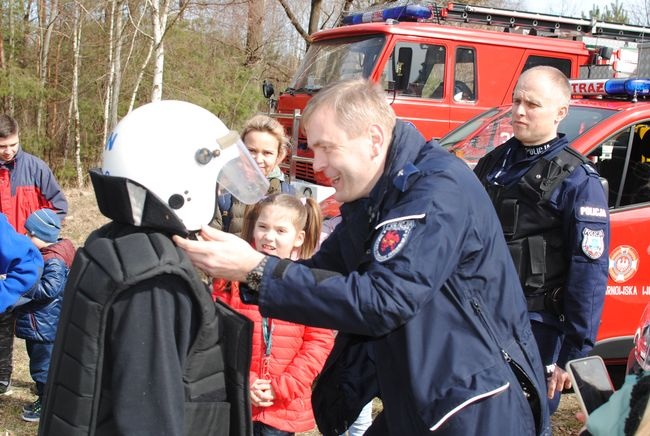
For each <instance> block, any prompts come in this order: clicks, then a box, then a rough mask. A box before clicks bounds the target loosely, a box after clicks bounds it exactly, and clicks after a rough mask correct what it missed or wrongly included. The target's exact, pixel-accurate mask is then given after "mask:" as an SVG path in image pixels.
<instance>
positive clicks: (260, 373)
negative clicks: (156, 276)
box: [213, 194, 334, 436]
mask: <svg viewBox="0 0 650 436" xmlns="http://www.w3.org/2000/svg"><path fill="white" fill-rule="evenodd" d="M303 201H304V204H303ZM245 216H246V218H245V220H244V227H243V231H242V237H244V238H245V239H246V240H247V241H249V242H250V243H251V244H253V245H254V247H256V248H257V250H258V251H261V252H263V253H265V254H269V255H272V256H277V257H279V258H283V259H286V258H290V259H297V258H308V257H310V256H311V255H312V254H313V252H314V251H315V250H316V247H317V245H318V241H319V237H320V231H321V225H322V216H321V213H320V209H319V208H318V204H317V203H316V202H315V201H314V200H312V199H310V198H308V199H298V198H297V197H295V196H293V195H289V194H275V195H271V196H269V197H266V198H265V199H263V200H262V201H261V202H259V203H258V204H256V205H255V206H253V207H252V208H249V210H248V211H247V213H246V215H245ZM213 296H214V297H215V299H219V300H221V301H223V302H225V303H227V304H229V305H230V306H231V307H232V308H234V309H235V310H236V311H238V312H239V313H241V314H243V315H245V316H247V317H248V318H250V319H251V320H252V321H254V323H255V328H254V332H253V356H252V361H251V369H250V385H251V388H250V396H251V403H252V405H253V424H254V435H255V436H271V435H273V436H280V435H293V434H294V433H296V432H304V431H309V430H311V429H313V428H314V427H315V422H314V415H313V412H312V408H311V390H312V383H313V381H314V379H315V378H316V376H317V375H318V373H319V372H320V371H321V369H322V367H323V364H324V363H325V360H326V359H327V356H328V355H329V352H330V350H331V349H332V346H333V344H334V332H333V331H331V330H326V329H322V328H315V327H307V326H304V325H300V324H294V323H291V322H287V321H281V320H277V319H271V318H265V317H262V315H261V314H260V312H259V309H258V306H256V305H249V304H245V303H244V302H243V301H242V300H241V298H240V293H239V283H238V282H227V281H225V280H220V279H217V280H215V281H214V283H213Z"/></svg>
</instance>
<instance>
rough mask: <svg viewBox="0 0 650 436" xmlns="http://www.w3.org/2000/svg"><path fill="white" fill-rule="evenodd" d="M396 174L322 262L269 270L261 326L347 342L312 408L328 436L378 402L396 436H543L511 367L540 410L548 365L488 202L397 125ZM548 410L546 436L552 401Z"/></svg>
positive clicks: (345, 220)
mask: <svg viewBox="0 0 650 436" xmlns="http://www.w3.org/2000/svg"><path fill="white" fill-rule="evenodd" d="M386 166H387V167H386V169H385V171H384V174H383V176H382V177H381V178H380V180H379V181H378V182H377V184H376V185H375V187H374V188H373V190H372V192H371V193H370V196H369V198H364V199H360V200H357V201H354V202H352V203H349V204H344V205H343V207H342V209H341V212H342V222H341V224H339V225H338V226H337V227H336V228H335V230H334V232H333V233H332V234H331V235H330V236H329V237H328V238H327V239H326V240H325V242H324V243H323V246H322V247H321V249H320V250H319V252H318V253H317V254H316V255H315V256H314V257H312V258H311V259H310V260H307V261H304V262H301V263H302V264H301V263H295V262H291V261H287V260H280V259H277V258H270V259H269V261H268V263H267V265H266V267H265V270H264V275H263V278H262V283H261V287H260V293H259V300H258V302H259V306H260V311H261V313H262V315H264V316H269V317H273V318H280V319H286V320H289V321H293V322H297V323H302V324H308V325H314V326H319V327H325V328H331V329H335V330H338V331H339V334H338V335H337V339H336V345H335V347H334V350H333V351H332V353H331V355H330V358H329V359H328V362H327V363H326V365H325V367H324V369H323V372H322V374H321V376H320V381H319V382H318V383H317V386H316V388H315V392H314V396H313V402H314V409H315V410H314V413H315V416H316V419H317V423H318V425H319V428H320V430H321V432H323V433H324V434H326V435H329V434H335V432H336V431H340V430H344V428H345V426H347V425H348V424H351V423H352V421H353V420H354V418H355V417H356V414H357V413H358V411H359V410H361V408H362V407H363V406H364V405H365V403H366V402H367V401H368V400H369V399H371V398H372V397H373V396H377V397H379V398H381V399H382V401H383V405H384V410H383V413H382V417H381V418H380V419H379V421H381V422H380V423H378V422H377V420H376V421H375V424H373V426H374V425H378V426H379V425H381V426H382V427H383V428H382V430H381V431H382V432H383V433H386V434H394V435H402V434H409V435H413V434H430V431H432V430H436V433H435V434H469V433H472V432H475V431H477V429H479V428H480V429H481V433H482V434H484V435H498V436H503V435H504V434H535V433H536V429H535V424H534V422H533V415H532V413H531V408H530V407H529V405H528V402H527V401H526V399H525V397H524V395H523V393H522V389H521V388H520V385H519V383H518V381H517V378H516V376H515V373H514V372H513V369H512V366H511V365H510V364H509V361H510V362H512V363H513V365H514V362H516V364H517V365H519V366H520V367H521V368H522V369H523V372H525V373H526V375H527V376H528V377H529V378H530V379H532V380H531V382H532V385H531V386H532V389H531V390H532V392H531V393H532V395H533V396H535V395H538V396H539V397H540V398H544V395H545V381H544V378H543V374H542V365H541V362H540V358H539V354H538V351H537V349H536V347H535V341H534V338H533V336H532V333H531V331H530V324H529V321H528V316H527V313H526V302H525V300H524V297H523V293H522V290H521V286H520V284H519V280H518V278H517V274H516V272H515V270H514V266H513V265H512V261H511V259H510V254H509V252H508V249H507V246H506V243H505V240H504V238H503V236H502V232H501V226H500V224H499V221H498V219H497V217H496V214H495V213H494V210H493V208H492V207H491V205H490V200H489V198H488V196H487V194H486V193H485V190H484V189H483V187H482V186H481V185H480V184H479V182H478V180H477V179H476V177H475V176H474V175H473V174H472V172H471V171H470V170H469V169H468V168H467V166H466V165H465V164H464V163H463V162H461V161H460V160H459V159H457V158H456V157H454V156H452V155H451V154H449V153H448V152H447V151H445V150H443V149H442V148H440V147H439V146H438V145H437V144H435V143H426V142H425V140H424V138H423V137H422V135H420V133H419V132H418V131H417V130H416V129H415V128H414V127H413V126H412V125H410V124H405V123H403V122H401V121H398V123H397V125H396V127H395V132H394V134H393V139H392V142H391V146H390V151H389V156H388V157H387V164H386ZM333 374H337V375H336V376H332V375H333ZM497 394H499V395H497ZM538 410H539V416H540V422H539V428H538V431H537V433H539V434H548V432H549V422H548V413H547V410H546V402H545V401H541V404H540V405H538ZM380 428H381V427H380Z"/></svg>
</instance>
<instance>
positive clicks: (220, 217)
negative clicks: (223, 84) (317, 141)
mask: <svg viewBox="0 0 650 436" xmlns="http://www.w3.org/2000/svg"><path fill="white" fill-rule="evenodd" d="M241 139H242V141H243V142H244V144H245V145H246V148H247V149H248V152H249V153H250V154H251V156H252V157H253V159H254V160H255V163H256V164H257V165H258V167H259V168H260V170H261V171H262V173H263V174H264V175H265V176H266V177H267V179H268V180H269V190H268V192H267V194H269V195H270V194H275V193H278V192H284V193H288V194H294V193H295V189H294V188H293V186H291V185H290V184H289V183H288V182H286V181H285V180H284V174H283V173H282V171H281V170H280V167H279V165H280V163H281V162H282V161H283V160H284V158H285V157H286V156H287V150H288V148H289V138H287V135H286V134H285V131H284V127H282V125H281V124H280V123H279V122H278V121H277V120H275V119H273V118H271V117H268V116H266V115H255V116H254V117H252V118H251V119H249V120H248V121H246V123H245V124H244V127H243V129H242V132H241ZM245 208H246V205H245V204H243V203H242V202H241V201H238V200H237V199H236V198H233V196H232V194H230V193H229V192H219V193H218V195H217V209H216V210H215V214H214V217H213V218H212V222H211V223H210V225H211V226H212V227H214V228H216V229H218V230H224V231H227V232H229V233H234V234H235V235H237V236H241V232H242V228H243V227H244V211H245Z"/></svg>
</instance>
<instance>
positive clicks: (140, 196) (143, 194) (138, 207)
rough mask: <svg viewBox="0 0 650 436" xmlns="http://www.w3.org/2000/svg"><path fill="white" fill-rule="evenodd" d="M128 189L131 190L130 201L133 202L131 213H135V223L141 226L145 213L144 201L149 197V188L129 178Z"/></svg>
mask: <svg viewBox="0 0 650 436" xmlns="http://www.w3.org/2000/svg"><path fill="white" fill-rule="evenodd" d="M126 190H127V191H129V202H130V203H131V213H132V214H133V225H134V226H136V227H140V226H141V225H142V215H143V214H144V202H145V200H146V199H147V190H146V189H144V188H143V187H142V186H140V185H136V184H135V183H131V182H130V181H128V180H127V182H126Z"/></svg>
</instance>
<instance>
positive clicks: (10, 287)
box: [0, 213, 43, 313]
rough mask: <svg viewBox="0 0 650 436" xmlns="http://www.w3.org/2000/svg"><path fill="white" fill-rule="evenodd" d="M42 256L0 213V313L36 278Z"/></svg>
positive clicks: (10, 305)
mask: <svg viewBox="0 0 650 436" xmlns="http://www.w3.org/2000/svg"><path fill="white" fill-rule="evenodd" d="M42 270H43V257H42V256H41V254H40V253H39V252H38V249H37V248H36V246H35V245H34V244H32V241H30V240H29V238H27V236H25V235H20V234H18V233H16V231H15V230H14V228H13V227H12V226H11V224H9V221H8V220H7V217H6V216H5V215H4V214H3V213H0V275H3V276H4V277H1V278H0V313H3V312H5V311H6V310H7V309H10V308H12V307H13V306H14V305H15V304H16V303H17V302H18V301H19V300H20V297H21V296H22V295H23V294H24V293H25V292H27V291H28V290H29V289H30V288H31V287H32V285H34V283H36V281H37V280H38V278H39V276H40V275H41V271H42Z"/></svg>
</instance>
